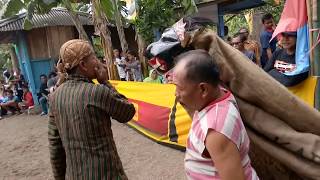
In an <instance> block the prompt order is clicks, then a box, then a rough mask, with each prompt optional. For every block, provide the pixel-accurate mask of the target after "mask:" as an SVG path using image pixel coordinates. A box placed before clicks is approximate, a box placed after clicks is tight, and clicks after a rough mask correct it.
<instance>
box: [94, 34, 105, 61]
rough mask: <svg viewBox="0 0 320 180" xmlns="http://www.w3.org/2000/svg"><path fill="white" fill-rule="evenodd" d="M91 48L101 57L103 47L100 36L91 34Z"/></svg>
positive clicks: (102, 55)
mask: <svg viewBox="0 0 320 180" xmlns="http://www.w3.org/2000/svg"><path fill="white" fill-rule="evenodd" d="M92 42H93V48H94V51H95V53H96V55H97V57H98V58H103V57H104V53H103V47H102V44H101V37H99V36H92Z"/></svg>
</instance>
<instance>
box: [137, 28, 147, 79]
mask: <svg viewBox="0 0 320 180" xmlns="http://www.w3.org/2000/svg"><path fill="white" fill-rule="evenodd" d="M136 39H137V42H138V55H139V59H140V61H141V63H142V73H143V75H144V77H148V76H149V72H148V64H147V59H146V57H145V56H144V51H145V48H146V42H145V41H144V40H143V38H142V36H141V35H139V34H138V32H136Z"/></svg>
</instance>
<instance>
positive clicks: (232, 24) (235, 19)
mask: <svg viewBox="0 0 320 180" xmlns="http://www.w3.org/2000/svg"><path fill="white" fill-rule="evenodd" d="M225 20H229V21H228V22H226V23H225V24H226V26H228V28H229V34H228V36H232V35H234V34H236V33H237V32H238V31H239V29H240V28H242V27H246V28H248V23H247V21H246V18H245V17H244V13H240V14H237V15H226V16H225Z"/></svg>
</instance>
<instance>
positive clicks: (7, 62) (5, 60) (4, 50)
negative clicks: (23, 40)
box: [0, 45, 12, 74]
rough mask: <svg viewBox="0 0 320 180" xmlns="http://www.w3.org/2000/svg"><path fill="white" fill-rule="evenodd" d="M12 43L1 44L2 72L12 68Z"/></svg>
mask: <svg viewBox="0 0 320 180" xmlns="http://www.w3.org/2000/svg"><path fill="white" fill-rule="evenodd" d="M11 47H12V45H0V73H1V74H2V72H3V71H4V70H5V69H7V68H12V63H11V56H10V48H11Z"/></svg>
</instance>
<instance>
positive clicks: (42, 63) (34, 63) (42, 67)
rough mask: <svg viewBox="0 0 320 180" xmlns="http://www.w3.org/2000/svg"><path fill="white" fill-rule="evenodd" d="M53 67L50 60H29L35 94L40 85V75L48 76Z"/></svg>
mask: <svg viewBox="0 0 320 180" xmlns="http://www.w3.org/2000/svg"><path fill="white" fill-rule="evenodd" d="M53 66H54V64H53V63H52V61H51V59H43V60H31V69H32V74H33V77H34V82H35V89H36V92H38V91H39V89H40V85H41V81H40V75H41V74H45V75H47V76H48V75H49V73H50V72H51V71H52V69H53Z"/></svg>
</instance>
